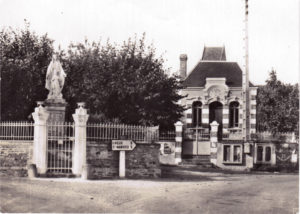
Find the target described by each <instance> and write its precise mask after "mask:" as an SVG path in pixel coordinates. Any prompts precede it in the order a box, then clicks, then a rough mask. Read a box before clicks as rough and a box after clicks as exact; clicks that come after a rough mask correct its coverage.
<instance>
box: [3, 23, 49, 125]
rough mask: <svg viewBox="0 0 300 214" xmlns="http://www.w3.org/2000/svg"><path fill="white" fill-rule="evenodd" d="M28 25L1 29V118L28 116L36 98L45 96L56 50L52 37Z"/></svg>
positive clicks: (13, 118)
mask: <svg viewBox="0 0 300 214" xmlns="http://www.w3.org/2000/svg"><path fill="white" fill-rule="evenodd" d="M25 25H26V26H25V29H23V30H13V29H11V28H9V29H2V30H1V31H0V71H1V107H2V109H1V116H2V118H1V119H2V120H26V119H28V117H30V115H31V113H32V112H33V109H34V106H36V101H38V100H44V99H45V97H46V95H47V91H46V89H45V87H44V83H45V81H44V79H45V75H46V70H47V66H48V64H49V61H50V59H51V56H52V53H53V46H52V43H53V40H51V39H49V38H48V36H47V34H46V35H43V36H37V35H36V34H35V33H34V32H30V29H29V24H28V23H27V22H25Z"/></svg>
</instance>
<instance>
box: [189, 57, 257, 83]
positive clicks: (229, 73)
mask: <svg viewBox="0 0 300 214" xmlns="http://www.w3.org/2000/svg"><path fill="white" fill-rule="evenodd" d="M242 75H243V73H242V70H241V68H240V67H239V65H238V64H237V63H236V62H225V61H219V62H218V61H211V62H208V61H200V62H199V63H198V65H197V66H196V67H195V68H194V70H192V72H191V73H190V74H189V75H188V77H187V78H186V79H185V80H184V86H185V87H204V86H205V83H206V78H207V77H208V78H217V77H225V78H226V84H227V85H228V86H229V87H242ZM249 86H250V87H252V86H253V84H252V83H249Z"/></svg>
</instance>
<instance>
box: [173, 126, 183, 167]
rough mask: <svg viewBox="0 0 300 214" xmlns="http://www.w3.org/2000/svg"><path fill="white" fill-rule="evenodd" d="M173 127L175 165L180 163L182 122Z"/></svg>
mask: <svg viewBox="0 0 300 214" xmlns="http://www.w3.org/2000/svg"><path fill="white" fill-rule="evenodd" d="M174 125H175V132H176V137H175V164H179V163H180V162H181V152H182V126H183V124H182V122H180V121H178V122H177V123H175V124H174Z"/></svg>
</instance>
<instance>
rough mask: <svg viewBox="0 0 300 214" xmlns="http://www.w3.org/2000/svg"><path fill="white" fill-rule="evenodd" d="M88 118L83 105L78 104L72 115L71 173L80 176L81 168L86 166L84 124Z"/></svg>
mask: <svg viewBox="0 0 300 214" xmlns="http://www.w3.org/2000/svg"><path fill="white" fill-rule="evenodd" d="M88 118H89V115H88V114H87V110H86V109H85V108H84V103H78V108H77V109H76V111H75V114H73V119H74V122H75V142H74V143H75V145H74V146H73V148H74V150H73V160H72V164H73V166H72V171H73V174H75V175H81V173H82V168H83V166H85V165H86V123H87V120H88Z"/></svg>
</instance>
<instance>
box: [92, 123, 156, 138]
mask: <svg viewBox="0 0 300 214" xmlns="http://www.w3.org/2000/svg"><path fill="white" fill-rule="evenodd" d="M158 138H159V134H158V127H147V126H135V125H126V124H101V123H100V124H87V140H113V139H131V140H135V141H147V142H153V141H157V140H158Z"/></svg>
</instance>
